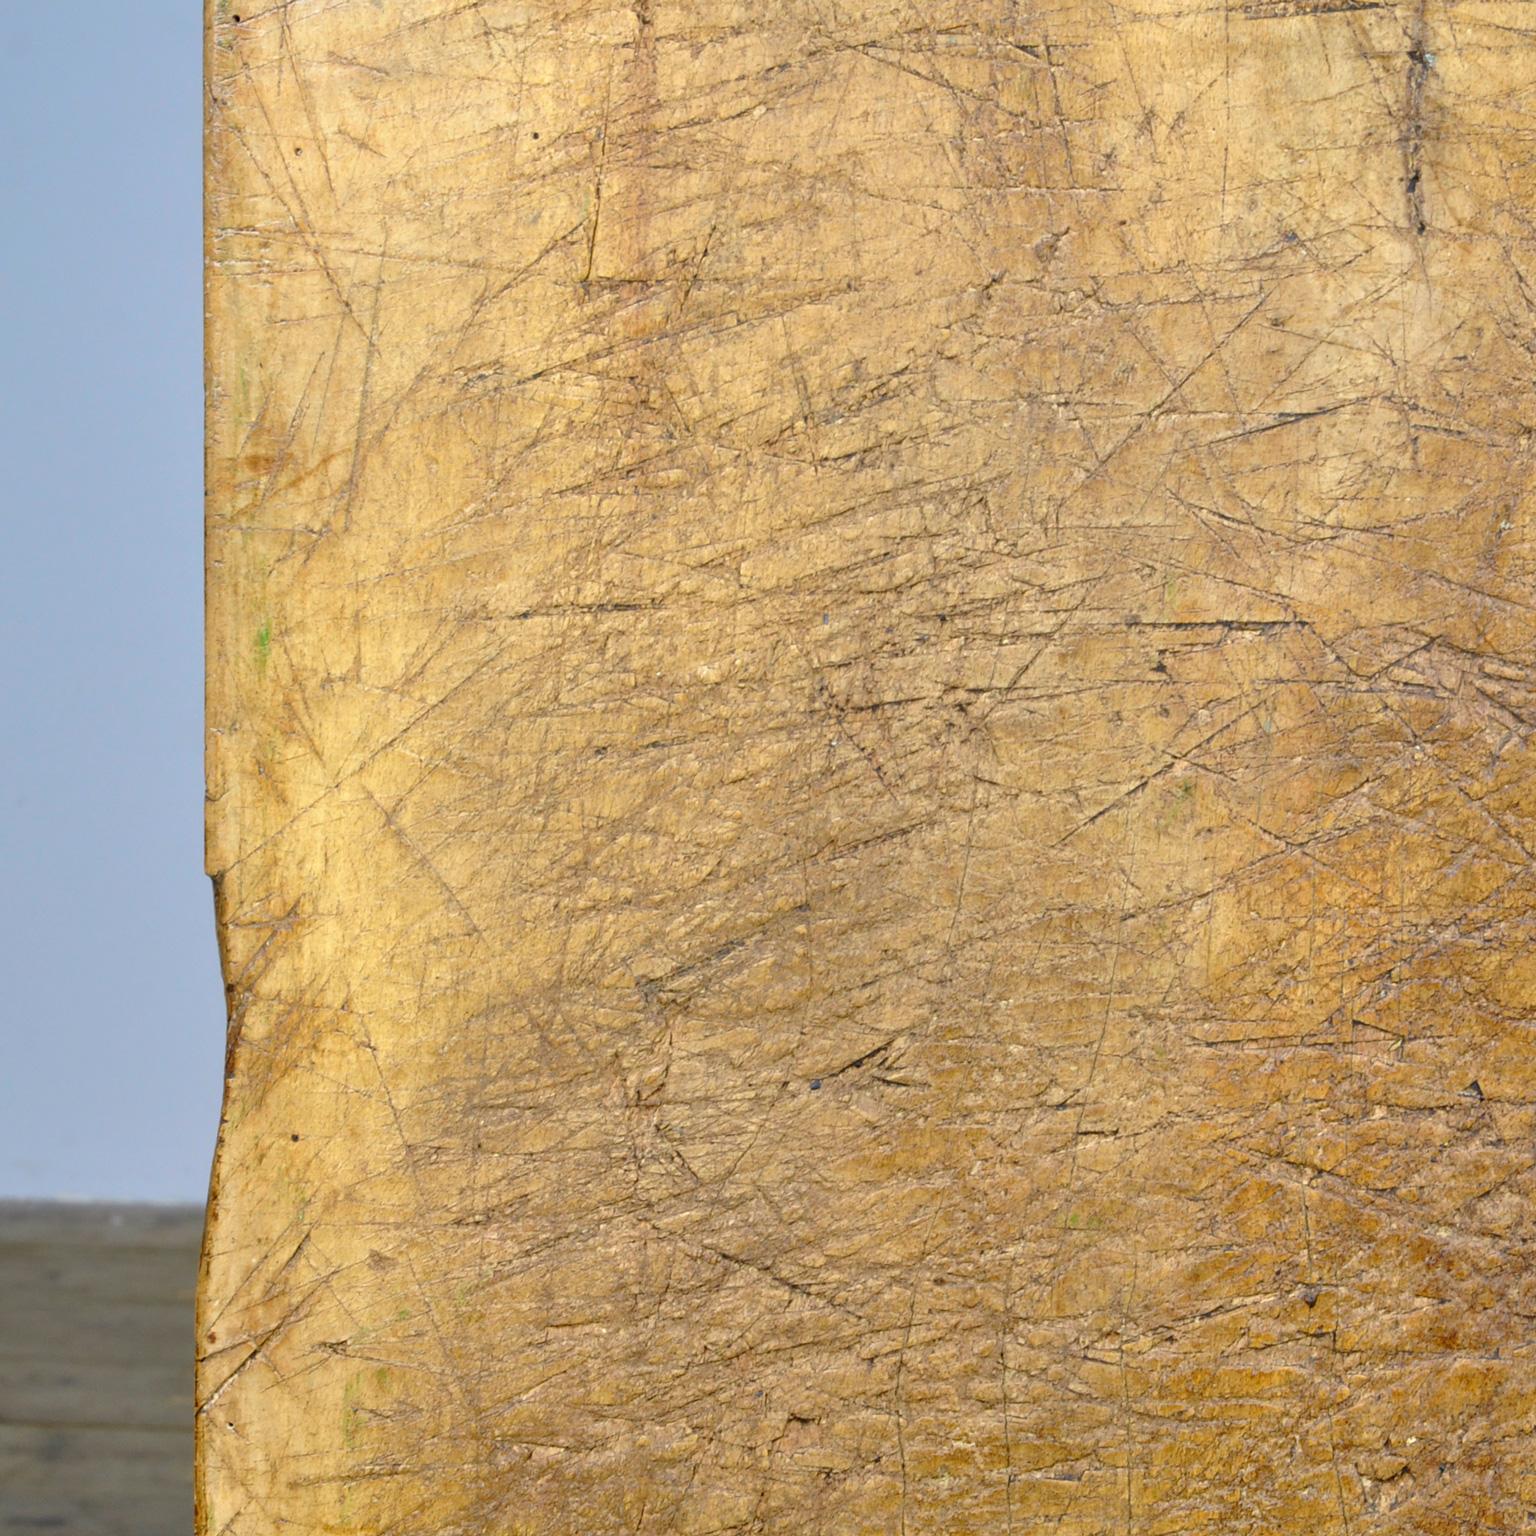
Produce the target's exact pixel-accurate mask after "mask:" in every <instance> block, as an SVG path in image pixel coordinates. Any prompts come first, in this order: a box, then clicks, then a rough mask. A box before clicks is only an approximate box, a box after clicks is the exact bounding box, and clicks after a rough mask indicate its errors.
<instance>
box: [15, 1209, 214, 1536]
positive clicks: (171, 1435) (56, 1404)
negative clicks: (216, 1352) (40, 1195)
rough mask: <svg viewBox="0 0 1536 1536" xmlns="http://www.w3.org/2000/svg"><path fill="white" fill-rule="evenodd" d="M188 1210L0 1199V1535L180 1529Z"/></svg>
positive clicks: (191, 1260)
mask: <svg viewBox="0 0 1536 1536" xmlns="http://www.w3.org/2000/svg"><path fill="white" fill-rule="evenodd" d="M202 1226H203V1214H202V1212H201V1211H200V1210H193V1209H184V1208H180V1207H174V1206H106V1205H59V1204H43V1203H31V1202H14V1201H0V1533H3V1536H38V1533H48V1532H58V1533H61V1536H180V1533H182V1532H185V1531H187V1530H189V1529H190V1528H191V1522H192V1338H193V1333H192V1312H193V1290H194V1284H195V1282H196V1279H197V1250H198V1239H199V1236H200V1234H201V1232H202Z"/></svg>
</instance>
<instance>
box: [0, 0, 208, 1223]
mask: <svg viewBox="0 0 1536 1536" xmlns="http://www.w3.org/2000/svg"><path fill="white" fill-rule="evenodd" d="M201 10H202V7H201V5H200V3H199V0H132V3H129V4H106V3H96V0H91V3H88V4H84V5H81V4H75V5H63V4H53V3H47V4H41V3H39V4H21V3H11V4H4V5H0V143H3V144H4V153H3V155H0V365H3V372H0V380H3V383H4V391H3V396H0V529H3V537H4V544H3V551H0V666H3V669H4V670H3V678H4V691H3V696H0V704H3V708H0V903H3V906H0V1196H3V1195H28V1196H37V1195H41V1196H53V1195H75V1196H93V1197H97V1198H106V1199H141V1200H187V1199H193V1200H199V1199H201V1198H202V1197H203V1194H204V1192H205V1190H206V1187H207V1178H208V1164H209V1158H210V1155H211V1151H212V1145H213V1133H214V1127H215V1124H216V1120H217V1113H218V1101H219V1093H220V1090H221V1078H222V1057H223V1036H224V1025H223V1004H222V999H221V996H220V987H219V978H218V962H217V956H216V953H215V946H214V935H213V921H212V905H211V898H210V895H209V888H208V882H207V880H206V879H205V877H204V876H203V873H202V824H201V818H202V777H201V773H202V770H201V761H200V751H201V743H200V737H201V730H202V701H201V688H202V684H201V672H202V636H201V602H202V591H201V588H202V534H201V484H202V449H201V439H202V427H201V389H202V364H201V355H200V353H201V341H200V328H201V294H200V284H201V277H200V265H201V251H202V237H201V211H200V202H201V168H200V155H201V148H200V139H201V131H202V127H201V100H202V79H201V77H202V42H201V25H202V17H201Z"/></svg>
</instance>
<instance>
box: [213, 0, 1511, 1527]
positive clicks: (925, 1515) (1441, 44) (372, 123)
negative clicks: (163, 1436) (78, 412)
mask: <svg viewBox="0 0 1536 1536" xmlns="http://www.w3.org/2000/svg"><path fill="white" fill-rule="evenodd" d="M1530 27H1531V23H1530V17H1529V13H1528V8H1526V7H1523V6H1521V5H1517V4H1514V3H1507V0H1489V3H1483V0H1456V3H1455V4H1437V3H1432V0H1410V3H1406V4H1385V3H1381V4H1350V5H1316V4H1280V3H1275V4H1270V3H1264V4H1242V3H1236V0H1234V3H1230V4H1228V5H1225V6H1223V5H1219V4H1218V5H1209V6H1203V7H1190V6H1185V5H1181V4H1176V3H1173V0H1145V3H1144V4H1142V5H1141V6H1139V7H1135V8H1129V9H1128V8H1126V7H1124V6H1122V5H1119V4H1115V3H1109V0H1082V3H1077V0H1041V3H1040V4H1038V5H1034V6H1030V7H1023V6H1020V5H1017V4H1014V3H1005V0H967V3H965V4H960V3H958V0H935V3H927V4H923V5H921V6H919V5H914V4H912V3H910V0H773V3H769V4H765V5H756V6H748V5H745V4H741V3H732V0H691V3H688V4H686V5H685V4H680V3H675V0H636V3H635V4H633V5H630V4H602V3H590V0H575V3H571V4H562V5H536V4H528V3H525V0H480V3H464V0H292V3H284V4H272V3H270V0H262V3H260V4H256V3H254V0H253V3H252V4H251V5H250V6H249V8H248V9H241V7H240V0H233V3H232V4H225V3H224V0H218V3H216V4H215V5H213V7H212V9H211V12H210V17H209V55H208V57H209V135H208V218H209V296H208V303H209V418H208V463H209V506H208V559H209V566H208V571H209V628H208V637H209V639H208V643H209V656H210V673H211V676H210V696H209V796H210V801H209V867H210V870H211V872H212V874H213V876H214V879H215V882H216V889H217V893H218V911H219V923H220V931H221V936H222V942H223V945H224V964H225V975H226V979H227V982H228V987H229V998H230V1018H231V1036H230V1039H231V1044H230V1057H229V1083H228V1098H227V1104H226V1111H225V1119H224V1128H223V1136H222V1143H221V1152H220V1157H219V1165H218V1175H217V1188H216V1203H215V1213H214V1219H213V1223H212V1228H211V1235H210V1240H209V1247H208V1250H207V1256H206V1268H205V1273H204V1280H203V1290H202V1304H201V1305H202V1311H201V1325H200V1327H201V1333H200V1347H201V1352H202V1361H201V1366H200V1375H199V1383H200V1384H199V1403H200V1418H199V1426H200V1453H199V1454H200V1487H201V1496H200V1508H201V1516H200V1521H201V1529H202V1530H203V1531H204V1532H205V1533H207V1536H256V1533H262V1536H265V1533H268V1532H272V1531H277V1530H286V1529H292V1530H302V1531H306V1532H307V1531H320V1530H323V1531H327V1532H333V1533H341V1532H358V1533H363V1532H368V1533H374V1532H386V1531H387V1532H400V1533H428V1532H430V1533H434V1536H467V1533H471V1532H485V1533H491V1532H495V1533H498V1536H512V1533H520V1536H528V1533H541V1536H543V1533H548V1536H557V1533H558V1536H564V1533H572V1536H574V1533H604V1536H606V1533H620V1532H630V1533H637V1536H659V1533H663V1532H677V1533H687V1536H704V1533H721V1532H727V1531H740V1532H743V1533H746V1532H772V1533H807V1536H809V1533H817V1532H824V1533H828V1536H834V1533H835V1536H843V1533H875V1532H881V1533H885V1532H890V1533H901V1536H908V1533H911V1536H917V1533H920V1532H945V1533H954V1536H962V1533H971V1532H975V1533H982V1532H985V1533H997V1532H1017V1533H1024V1532H1035V1531H1054V1532H1059V1533H1062V1536H1100V1533H1106V1536H1107V1533H1111V1532H1113V1533H1124V1536H1131V1533H1146V1536H1152V1533H1158V1536H1194V1533H1217V1532H1220V1533H1223V1536H1231V1533H1255V1536H1257V1533H1287V1536H1301V1533H1309V1536H1310V1533H1329V1536H1333V1533H1338V1536H1361V1533H1364V1532H1371V1533H1377V1532H1380V1533H1386V1532H1404V1533H1406V1532H1414V1533H1426V1536H1430V1533H1433V1536H1439V1533H1444V1536H1451V1533H1453V1532H1454V1533H1456V1536H1462V1533H1465V1532H1467V1531H1469V1530H1478V1531H1485V1532H1526V1531H1529V1530H1531V1529H1532V1528H1533V1522H1536V1513H1533V1511H1536V1459H1533V1441H1532V1435H1533V1430H1536V1365H1533V1358H1532V1346H1531V1343H1530V1319H1531V1317H1532V1316H1533V1314H1536V1289H1533V1286H1536V1278H1533V1273H1532V1270H1531V1267H1530V1258H1531V1250H1532V1238H1533V1224H1532V1168H1533V1163H1536V1156H1533V1152H1532V1147H1533V1144H1536V1116H1533V1113H1532V1099H1533V1089H1536V1057H1533V1053H1532V1033H1531V1032H1532V1020H1533V1003H1536V967H1533V963H1532V959H1531V956H1532V954H1533V953H1536V950H1533V948H1532V944H1531V939H1532V913H1533V892H1532V884H1531V865H1532V849H1533V846H1536V842H1533V839H1536V825H1533V817H1532V810H1533V806H1532V784H1533V777H1532V761H1531V759H1532V752H1531V739H1530V722H1531V718H1532V711H1533V708H1536V645H1533V641H1536V631H1533V624H1532V605H1533V598H1536V591H1533V583H1532V551H1533V543H1532V538H1533V527H1532V502H1531V494H1530V481H1531V473H1532V463H1533V460H1532V454H1531V443H1532V429H1533V424H1536V398H1533V389H1532V382H1531V358H1532V353H1533V347H1536V342H1533V336H1536V331H1533V310H1536V305H1533V300H1532V293H1533V291H1536V289H1533V284H1536V270H1533V262H1536V257H1533V255H1532V230H1533V226H1532V212H1531V210H1532V208H1533V207H1536V170H1533V164H1536V162H1532V160H1531V158H1530V154H1529V144H1530V141H1531V135H1532V131H1533V129H1536V118H1533V116H1532V106H1533V97H1532V90H1531V88H1532V84H1533V82H1536V69H1533V65H1532V62H1531V60H1532V53H1531V43H1532V34H1531V30H1530Z"/></svg>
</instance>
